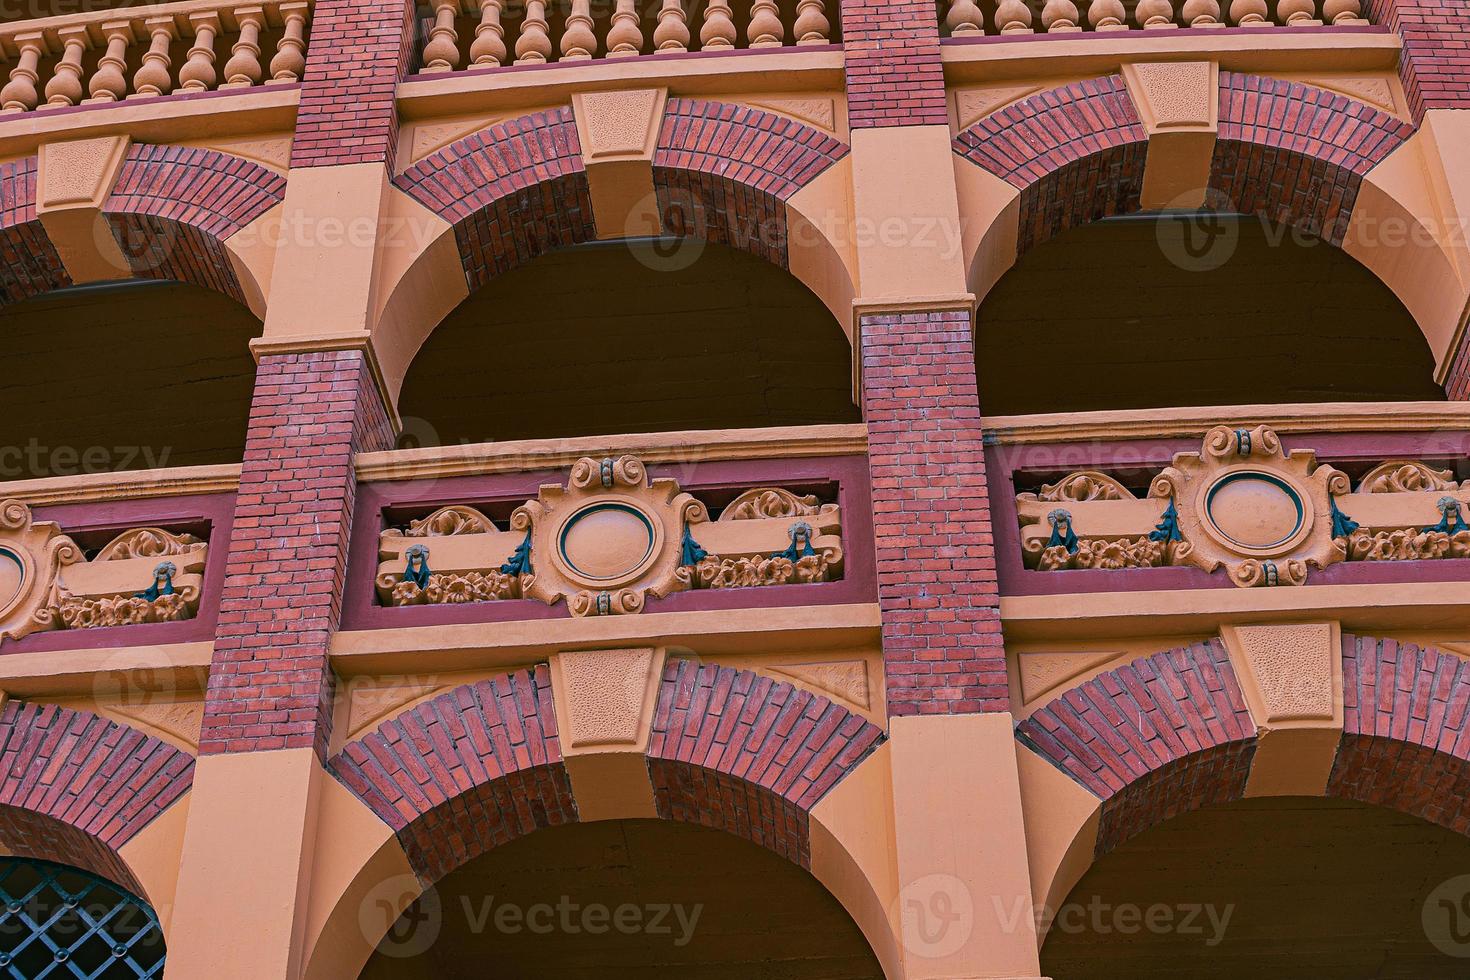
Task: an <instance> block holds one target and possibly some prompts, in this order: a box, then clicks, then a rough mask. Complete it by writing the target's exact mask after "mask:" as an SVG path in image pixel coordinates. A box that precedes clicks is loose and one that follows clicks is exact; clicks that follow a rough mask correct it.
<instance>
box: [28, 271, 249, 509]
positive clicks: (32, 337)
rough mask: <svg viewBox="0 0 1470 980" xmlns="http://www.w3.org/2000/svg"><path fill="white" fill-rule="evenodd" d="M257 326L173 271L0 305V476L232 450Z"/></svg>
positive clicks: (229, 454) (242, 418) (155, 462)
mask: <svg viewBox="0 0 1470 980" xmlns="http://www.w3.org/2000/svg"><path fill="white" fill-rule="evenodd" d="M260 330H261V325H260V321H259V320H257V319H256V318H255V316H254V314H252V313H251V312H250V311H249V310H247V309H245V308H244V307H243V306H241V305H239V304H238V303H236V302H235V301H234V300H231V299H229V298H227V297H225V296H221V295H219V294H218V293H214V292H210V291H208V290H205V289H201V288H199V287H197V286H191V285H186V284H184V283H177V282H124V283H110V284H106V285H100V286H83V287H78V288H75V289H65V290H60V291H57V292H53V293H47V294H45V295H42V296H38V297H36V298H34V299H31V300H27V301H26V302H23V303H17V304H15V305H13V306H5V307H0V344H3V346H4V350H5V373H4V379H3V381H0V481H8V480H25V479H32V478H36V477H45V476H71V475H76V474H79V473H94V472H106V471H113V470H136V469H150V468H155V467H161V466H194V465H203V464H211V463H237V462H239V461H240V457H241V454H242V452H243V450H244V445H245V432H246V428H247V422H248V419H249V416H250V395H251V388H252V385H253V383H254V377H255V362H254V360H253V359H252V358H251V356H250V348H249V344H250V339H251V338H252V337H256V336H258V335H259V334H260Z"/></svg>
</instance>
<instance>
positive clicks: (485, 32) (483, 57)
mask: <svg viewBox="0 0 1470 980" xmlns="http://www.w3.org/2000/svg"><path fill="white" fill-rule="evenodd" d="M502 3H504V0H481V2H480V23H479V26H477V27H476V28H475V43H474V44H472V45H470V61H471V62H472V63H474V64H475V65H480V66H487V65H488V66H491V67H496V68H498V67H500V66H501V65H503V64H505V56H506V48H505V28H504V27H503V26H502V25H501V23H500V7H501V4H502Z"/></svg>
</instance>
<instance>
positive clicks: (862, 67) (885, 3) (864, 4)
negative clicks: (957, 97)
mask: <svg viewBox="0 0 1470 980" xmlns="http://www.w3.org/2000/svg"><path fill="white" fill-rule="evenodd" d="M842 49H843V56H844V66H845V70H846V73H847V118H848V123H849V125H851V127H852V128H853V129H865V128H871V127H877V126H930V125H932V126H943V125H946V124H947V123H948V122H949V106H948V102H947V100H946V98H945V94H944V67H943V65H941V64H940V61H939V14H938V11H937V9H936V7H935V5H934V4H933V3H925V2H921V0H842Z"/></svg>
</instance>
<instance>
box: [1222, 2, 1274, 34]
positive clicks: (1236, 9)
mask: <svg viewBox="0 0 1470 980" xmlns="http://www.w3.org/2000/svg"><path fill="white" fill-rule="evenodd" d="M1266 15H1267V10H1266V0H1231V2H1230V22H1231V23H1232V24H1234V25H1235V26H1236V27H1262V26H1269V22H1268V21H1267V20H1266Z"/></svg>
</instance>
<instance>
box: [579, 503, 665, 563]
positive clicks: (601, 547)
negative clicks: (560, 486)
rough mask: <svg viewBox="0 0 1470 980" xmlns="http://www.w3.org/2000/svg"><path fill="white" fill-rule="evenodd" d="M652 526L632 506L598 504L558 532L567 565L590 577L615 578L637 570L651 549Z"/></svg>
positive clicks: (582, 512) (581, 513) (580, 514)
mask: <svg viewBox="0 0 1470 980" xmlns="http://www.w3.org/2000/svg"><path fill="white" fill-rule="evenodd" d="M653 540H654V539H653V526H652V525H651V524H650V523H649V521H648V518H646V517H644V516H643V515H642V514H640V513H639V512H638V511H636V510H634V509H633V508H632V507H628V506H626V505H624V504H598V505H597V506H595V507H589V508H587V509H586V510H584V511H581V512H580V513H578V514H576V515H575V516H573V517H572V519H571V520H570V521H568V522H567V525H566V527H565V529H563V530H562V533H561V553H562V557H563V558H564V559H565V560H566V563H567V565H568V566H570V567H571V569H572V570H573V571H575V572H576V573H577V574H579V575H583V576H586V577H587V578H589V579H618V578H620V577H622V576H625V575H629V574H631V573H633V572H635V571H637V570H638V568H639V566H641V565H642V564H643V563H644V562H645V561H646V560H647V559H648V555H649V553H650V552H651V551H652V550H653Z"/></svg>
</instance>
